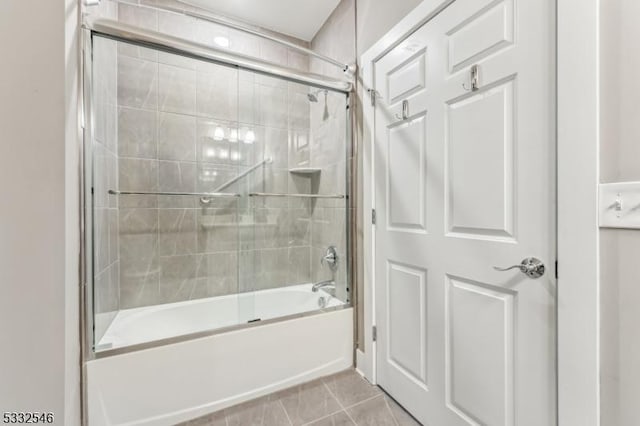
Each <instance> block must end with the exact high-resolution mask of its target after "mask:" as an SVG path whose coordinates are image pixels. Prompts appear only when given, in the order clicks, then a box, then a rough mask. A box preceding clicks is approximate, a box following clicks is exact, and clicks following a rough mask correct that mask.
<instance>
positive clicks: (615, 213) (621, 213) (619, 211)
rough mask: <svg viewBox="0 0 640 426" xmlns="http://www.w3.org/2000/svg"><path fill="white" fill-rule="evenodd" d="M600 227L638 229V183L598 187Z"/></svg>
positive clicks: (639, 223)
mask: <svg viewBox="0 0 640 426" xmlns="http://www.w3.org/2000/svg"><path fill="white" fill-rule="evenodd" d="M599 198H600V201H599V204H600V227H601V228H625V229H640V182H620V183H605V184H601V185H600V197H599Z"/></svg>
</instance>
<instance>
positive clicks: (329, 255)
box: [320, 246, 338, 272]
mask: <svg viewBox="0 0 640 426" xmlns="http://www.w3.org/2000/svg"><path fill="white" fill-rule="evenodd" d="M325 263H326V264H327V265H328V266H329V269H331V270H332V271H334V272H335V271H336V270H337V269H338V250H337V249H336V247H335V246H329V247H328V248H327V251H326V252H325V254H324V256H322V257H321V258H320V264H321V265H324V264H325Z"/></svg>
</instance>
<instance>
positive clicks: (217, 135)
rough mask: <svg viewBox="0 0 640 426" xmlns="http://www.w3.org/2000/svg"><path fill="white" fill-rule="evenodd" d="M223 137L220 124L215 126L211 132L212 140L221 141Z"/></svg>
mask: <svg viewBox="0 0 640 426" xmlns="http://www.w3.org/2000/svg"><path fill="white" fill-rule="evenodd" d="M223 139H224V129H223V128H222V127H220V126H218V127H216V131H215V132H214V133H213V140H216V141H221V140H223Z"/></svg>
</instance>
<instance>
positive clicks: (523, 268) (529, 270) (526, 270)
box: [493, 257, 546, 279]
mask: <svg viewBox="0 0 640 426" xmlns="http://www.w3.org/2000/svg"><path fill="white" fill-rule="evenodd" d="M493 269H495V270H496V271H500V272H504V271H510V270H512V269H519V270H520V272H522V273H523V274H525V275H526V276H528V277H529V278H534V279H535V278H540V277H541V276H543V275H544V272H545V270H546V268H545V266H544V263H542V261H541V260H540V259H536V258H535V257H527V258H526V259H524V260H523V261H522V262H521V263H520V264H519V265H513V266H509V267H507V268H499V267H497V266H494V267H493Z"/></svg>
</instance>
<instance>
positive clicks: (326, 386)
mask: <svg viewBox="0 0 640 426" xmlns="http://www.w3.org/2000/svg"><path fill="white" fill-rule="evenodd" d="M322 384H323V385H324V387H325V388H326V389H327V391H328V392H329V395H331V396H332V397H333V398H334V399H335V400H336V401H337V402H338V405H339V406H340V407H342V411H344V414H346V416H347V417H349V420H351V422H352V423H353V424H354V425H356V426H357V423H356V421H355V420H353V418H352V417H351V415H350V414H349V412H348V411H347V409H346V408H345V407H344V405H343V404H342V402H340V399H338V397H337V396H336V395H335V394H334V393H333V392H332V391H331V388H329V385H328V384H327V382H326V381H325V380H324V379H323V380H322Z"/></svg>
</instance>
